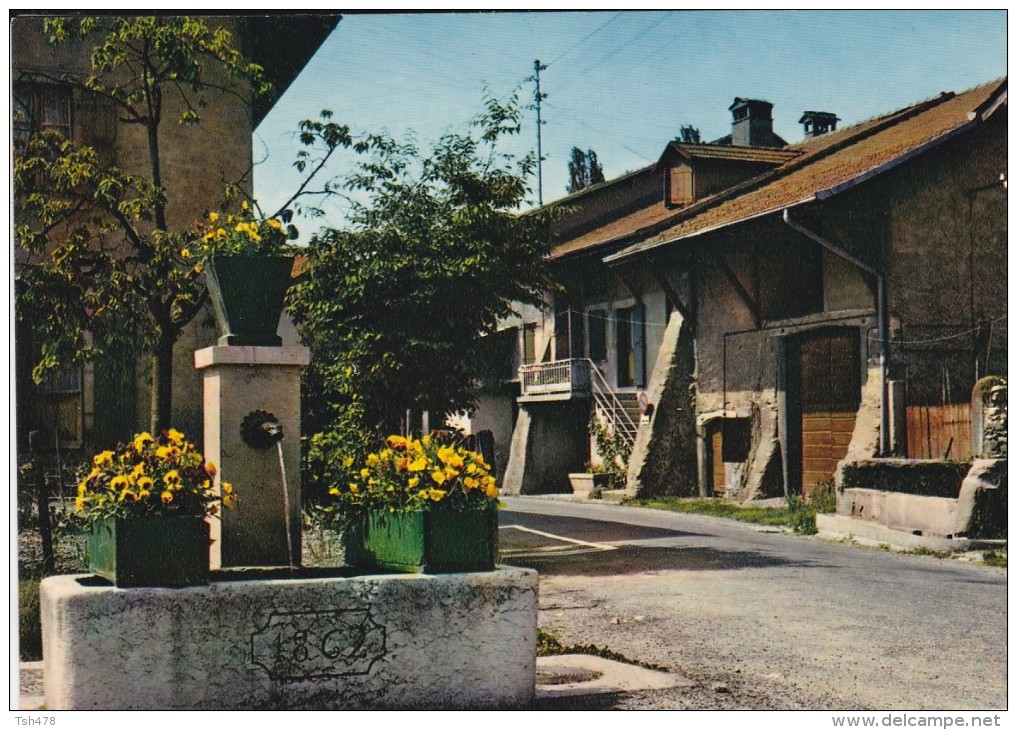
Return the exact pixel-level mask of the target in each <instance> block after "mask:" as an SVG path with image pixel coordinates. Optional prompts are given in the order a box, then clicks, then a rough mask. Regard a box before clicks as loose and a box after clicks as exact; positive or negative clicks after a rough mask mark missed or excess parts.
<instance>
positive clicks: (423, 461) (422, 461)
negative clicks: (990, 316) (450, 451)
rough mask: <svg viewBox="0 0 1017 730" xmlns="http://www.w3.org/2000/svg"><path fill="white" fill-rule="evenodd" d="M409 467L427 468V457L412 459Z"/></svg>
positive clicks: (414, 468)
mask: <svg viewBox="0 0 1017 730" xmlns="http://www.w3.org/2000/svg"><path fill="white" fill-rule="evenodd" d="M407 468H408V469H409V470H410V471H424V469H426V468H427V457H426V456H419V457H418V458H417V459H416V460H414V461H411V462H410V464H409V466H408V467H407Z"/></svg>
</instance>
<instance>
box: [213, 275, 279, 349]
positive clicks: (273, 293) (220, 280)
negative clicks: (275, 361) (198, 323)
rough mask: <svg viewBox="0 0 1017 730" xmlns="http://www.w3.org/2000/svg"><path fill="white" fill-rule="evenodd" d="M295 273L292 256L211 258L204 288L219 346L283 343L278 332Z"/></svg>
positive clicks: (273, 344) (274, 344)
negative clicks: (217, 333) (217, 326)
mask: <svg viewBox="0 0 1017 730" xmlns="http://www.w3.org/2000/svg"><path fill="white" fill-rule="evenodd" d="M292 271H293V257H292V256H254V255H251V256H212V257H211V258H210V259H209V261H208V266H207V267H206V268H205V285H206V286H207V287H208V294H209V299H210V300H211V302H212V309H213V310H214V311H215V318H216V321H217V322H218V324H219V332H220V334H221V336H220V337H219V344H220V345H253V346H273V347H277V346H279V345H281V344H282V338H280V337H279V336H278V335H277V334H276V330H277V329H278V328H279V318H280V317H281V316H282V311H283V304H284V300H285V297H286V290H287V289H289V286H290V276H291V273H292Z"/></svg>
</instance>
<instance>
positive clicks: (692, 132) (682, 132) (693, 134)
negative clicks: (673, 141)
mask: <svg viewBox="0 0 1017 730" xmlns="http://www.w3.org/2000/svg"><path fill="white" fill-rule="evenodd" d="M700 139H701V137H700V134H699V130H698V129H696V128H695V127H693V126H692V125H691V124H684V125H682V127H681V129H679V130H678V141H679V142H683V143H685V144H699V142H700Z"/></svg>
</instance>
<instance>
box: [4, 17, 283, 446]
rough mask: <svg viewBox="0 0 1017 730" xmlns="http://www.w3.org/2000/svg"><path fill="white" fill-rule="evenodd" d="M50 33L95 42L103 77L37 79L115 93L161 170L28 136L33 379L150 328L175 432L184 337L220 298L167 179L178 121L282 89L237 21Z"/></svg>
mask: <svg viewBox="0 0 1017 730" xmlns="http://www.w3.org/2000/svg"><path fill="white" fill-rule="evenodd" d="M45 30H46V32H47V33H48V34H49V40H50V42H51V43H54V44H61V43H66V42H68V41H70V40H71V39H73V38H79V39H83V41H82V42H86V43H87V42H91V41H94V45H93V46H92V47H91V59H90V60H91V73H90V74H89V75H87V76H75V75H73V74H70V73H67V74H61V75H60V76H59V78H53V77H50V76H47V75H46V74H44V73H38V74H34V75H33V76H31V77H30V78H29V79H28V80H29V81H35V82H54V83H60V84H63V85H70V86H71V87H72V88H73V89H75V91H76V93H77V94H80V95H83V96H85V97H88V98H99V99H104V100H106V103H107V104H109V105H111V106H112V108H113V110H114V113H115V114H116V118H117V119H118V120H119V122H120V123H122V124H125V125H135V126H136V127H138V128H140V129H141V130H142V131H143V133H144V140H145V143H147V144H146V147H147V150H146V151H147V156H146V166H147V169H143V170H133V171H128V170H125V169H122V168H121V167H117V166H116V165H114V164H112V163H111V162H109V161H108V160H106V159H104V156H103V155H102V154H100V153H99V152H98V151H97V150H96V149H95V148H94V147H92V146H87V145H79V144H75V143H74V142H73V141H71V140H68V139H65V138H63V136H62V135H60V134H59V133H56V132H52V131H42V132H36V133H34V134H32V135H31V136H30V137H29V138H28V139H27V140H24V141H23V142H22V143H21V144H19V145H17V147H18V148H17V149H16V154H15V164H14V175H13V182H14V193H15V206H16V207H15V209H16V211H17V219H16V226H15V235H16V239H17V244H18V246H19V247H20V248H21V249H22V250H23V251H24V252H26V253H27V254H28V256H29V258H28V263H30V264H31V265H28V266H24V267H23V268H22V269H21V271H20V274H19V277H18V282H17V287H16V292H17V316H18V319H19V321H20V322H23V323H28V324H29V325H30V326H31V327H32V329H33V331H34V333H35V335H36V337H37V338H38V340H39V341H40V343H41V353H42V354H41V360H40V361H39V362H38V363H37V364H36V366H35V369H34V371H33V374H34V376H35V377H36V378H37V379H41V378H42V377H43V376H44V375H45V374H46V373H47V372H49V371H53V370H56V369H58V368H61V367H67V366H70V365H78V364H81V363H82V362H84V361H87V360H89V359H93V358H95V357H96V356H97V355H98V354H100V353H101V352H102V350H103V349H111V348H114V347H115V346H116V343H117V341H118V340H123V341H124V342H126V341H128V340H130V339H133V338H134V337H136V336H140V337H141V338H142V339H143V343H144V345H145V346H146V349H147V350H148V351H149V352H151V353H152V354H153V368H152V372H153V380H154V382H153V386H152V387H153V408H152V427H153V429H162V428H165V427H167V426H169V425H170V424H169V420H170V414H171V403H172V352H173V345H174V343H175V342H176V340H177V339H178V337H179V336H180V333H181V330H182V329H183V327H184V326H185V325H186V324H187V323H188V322H190V321H191V319H192V318H193V317H194V316H195V315H196V314H197V312H198V311H199V310H200V309H201V307H202V305H203V303H204V301H205V296H206V295H205V292H204V289H203V287H202V286H201V282H200V278H199V276H198V274H199V273H200V267H197V266H195V265H194V261H193V260H189V251H188V249H187V245H188V236H189V235H192V234H189V232H188V231H181V230H176V231H173V230H170V226H169V225H168V222H167V210H168V206H169V205H170V203H171V201H172V200H174V199H176V200H180V199H182V198H183V196H185V195H186V194H187V191H185V190H171V189H169V188H168V187H167V185H166V184H165V181H164V175H163V163H164V162H165V160H166V154H167V151H166V143H165V135H164V131H165V130H164V127H165V125H166V124H168V123H172V124H180V125H185V126H192V127H198V126H199V125H200V122H201V114H202V109H203V108H204V107H205V106H206V97H208V96H209V95H222V94H237V95H242V96H244V97H248V96H249V94H248V93H247V92H250V94H265V93H268V92H269V90H270V85H269V84H268V82H267V81H266V80H265V77H264V75H263V73H262V69H261V68H260V67H259V66H258V65H257V64H254V63H252V62H250V61H248V60H247V59H245V58H244V57H243V56H242V55H241V54H240V52H239V51H238V50H237V49H236V47H235V43H234V39H233V37H232V36H231V34H230V33H229V32H228V31H227V30H225V29H222V28H218V29H212V28H210V27H209V26H208V25H207V24H206V23H205V21H204V20H201V19H196V18H187V17H132V18H111V19H106V20H100V19H96V18H81V19H75V20H71V19H68V18H55V19H50V20H47V21H46V23H45ZM15 112H16V113H17V112H18V110H15ZM195 133H196V134H197V131H195ZM195 173H202V171H199V170H195ZM204 173H205V174H207V173H208V171H204ZM242 184H243V180H234V181H224V189H223V198H222V200H220V201H209V203H210V205H209V207H213V206H214V205H220V206H221V207H226V206H227V205H228V204H229V202H230V201H231V200H232V199H234V198H236V197H238V196H240V195H242V194H243V188H242V187H241V185H242Z"/></svg>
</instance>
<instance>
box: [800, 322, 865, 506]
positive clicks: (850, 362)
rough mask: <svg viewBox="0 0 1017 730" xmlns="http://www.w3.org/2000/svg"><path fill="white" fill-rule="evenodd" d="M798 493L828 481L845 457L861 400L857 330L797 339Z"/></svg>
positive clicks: (826, 332)
mask: <svg viewBox="0 0 1017 730" xmlns="http://www.w3.org/2000/svg"><path fill="white" fill-rule="evenodd" d="M799 357H800V360H799V373H800V377H801V384H800V391H799V392H800V396H801V413H802V420H801V426H802V491H803V493H804V494H806V495H808V494H809V493H810V492H812V491H813V489H814V488H815V487H816V486H817V485H820V484H823V483H824V482H826V481H828V480H830V479H831V478H832V477H833V473H834V471H835V470H836V468H837V462H838V461H840V460H841V459H843V458H844V457H845V456H846V455H847V449H848V445H849V444H850V443H851V434H852V433H853V432H854V428H855V416H856V415H857V412H858V404H859V402H860V399H861V386H860V379H859V365H858V331H857V330H844V331H839V332H830V331H823V332H818V333H814V334H809V335H805V336H803V337H802V338H801V340H800V349H799Z"/></svg>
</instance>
